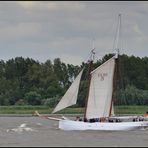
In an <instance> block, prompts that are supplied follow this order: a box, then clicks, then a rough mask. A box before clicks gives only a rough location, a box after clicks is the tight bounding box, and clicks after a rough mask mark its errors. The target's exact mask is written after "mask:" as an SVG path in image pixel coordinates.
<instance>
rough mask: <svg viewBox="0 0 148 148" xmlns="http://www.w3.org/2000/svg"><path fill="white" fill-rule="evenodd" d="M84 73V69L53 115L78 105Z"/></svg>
mask: <svg viewBox="0 0 148 148" xmlns="http://www.w3.org/2000/svg"><path fill="white" fill-rule="evenodd" d="M82 73H83V69H82V70H81V72H80V73H79V75H78V76H77V77H76V79H75V80H74V82H73V83H72V85H71V86H70V87H69V89H68V90H67V92H66V93H65V95H64V96H63V97H62V99H61V101H60V102H59V103H58V104H57V106H56V107H55V109H54V111H53V112H52V113H55V112H57V111H59V110H62V109H64V108H66V107H69V106H72V105H74V104H76V102H77V95H78V90H79V84H80V80H81V76H82Z"/></svg>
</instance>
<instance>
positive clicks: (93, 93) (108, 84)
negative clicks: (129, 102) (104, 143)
mask: <svg viewBox="0 0 148 148" xmlns="http://www.w3.org/2000/svg"><path fill="white" fill-rule="evenodd" d="M114 69H115V57H112V58H111V59H109V60H108V61H106V62H105V63H104V64H102V65H101V66H99V67H98V68H96V69H95V70H94V71H92V72H91V82H90V90H89V97H88V103H87V109H86V118H87V119H90V118H98V117H108V116H109V114H110V106H111V100H112V93H113V76H114ZM112 113H113V108H112Z"/></svg>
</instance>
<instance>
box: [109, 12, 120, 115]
mask: <svg viewBox="0 0 148 148" xmlns="http://www.w3.org/2000/svg"><path fill="white" fill-rule="evenodd" d="M120 37H121V14H119V15H118V25H117V32H116V37H115V42H114V44H115V47H114V50H115V52H116V53H115V68H114V77H113V93H112V99H111V104H110V110H109V116H111V112H112V106H113V97H114V96H115V85H116V80H117V72H118V70H119V59H118V57H119V51H120V49H119V48H121V47H119V38H120ZM120 46H121V44H120Z"/></svg>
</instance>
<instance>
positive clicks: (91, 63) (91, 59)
mask: <svg viewBox="0 0 148 148" xmlns="http://www.w3.org/2000/svg"><path fill="white" fill-rule="evenodd" d="M94 50H95V45H94V41H93V49H92V50H91V55H90V58H89V60H88V62H89V69H88V89H87V96H86V99H85V110H84V119H87V118H86V111H87V104H88V97H89V90H90V82H91V74H90V73H91V71H92V66H93V61H94V58H95V51H94Z"/></svg>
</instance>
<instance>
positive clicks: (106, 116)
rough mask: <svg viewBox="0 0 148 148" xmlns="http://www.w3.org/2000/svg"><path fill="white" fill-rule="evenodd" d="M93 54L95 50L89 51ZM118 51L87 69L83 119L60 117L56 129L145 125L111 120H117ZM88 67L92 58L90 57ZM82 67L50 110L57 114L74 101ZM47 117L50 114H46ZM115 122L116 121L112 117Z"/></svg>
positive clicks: (147, 124) (129, 128) (143, 122)
mask: <svg viewBox="0 0 148 148" xmlns="http://www.w3.org/2000/svg"><path fill="white" fill-rule="evenodd" d="M91 53H92V54H94V51H92V52H91ZM117 60H118V53H116V54H115V55H114V56H113V57H111V58H110V59H109V60H107V61H106V62H105V63H103V64H102V65H100V66H99V67H97V68H96V69H94V70H93V71H91V72H90V78H89V90H88V96H87V99H86V100H87V103H86V107H85V112H84V120H82V121H75V120H72V119H68V118H64V119H59V129H63V130H133V129H139V128H142V129H143V128H144V127H147V126H148V121H136V122H133V121H130V122H128V121H124V122H119V120H116V122H112V121H113V120H111V119H119V118H118V117H114V116H112V113H113V112H114V111H113V93H114V75H115V71H116V70H115V69H116V62H117ZM89 62H90V70H91V65H92V62H93V60H89ZM83 72H84V69H82V70H81V72H80V73H79V74H78V76H77V77H76V79H75V80H74V82H73V83H72V85H71V86H70V87H69V89H68V90H67V92H66V93H65V95H64V96H63V97H62V99H61V100H60V102H59V103H58V104H57V106H56V107H55V108H54V110H53V112H52V113H56V112H58V111H60V110H62V109H64V108H66V107H69V106H72V105H74V104H76V102H77V98H78V90H79V85H80V80H81V76H82V73H83ZM49 119H50V117H49ZM114 121H115V120H114Z"/></svg>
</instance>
